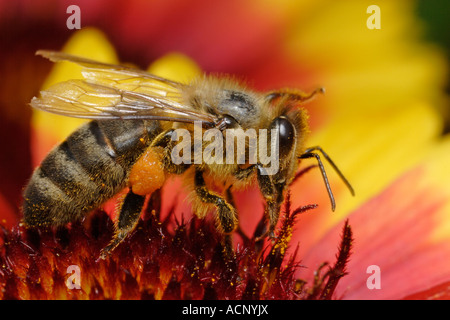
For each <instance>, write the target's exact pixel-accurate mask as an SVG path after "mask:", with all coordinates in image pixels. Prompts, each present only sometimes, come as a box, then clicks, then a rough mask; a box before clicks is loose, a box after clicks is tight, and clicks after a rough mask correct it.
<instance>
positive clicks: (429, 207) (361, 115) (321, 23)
mask: <svg viewBox="0 0 450 320" xmlns="http://www.w3.org/2000/svg"><path fill="white" fill-rule="evenodd" d="M371 4H372V3H369V2H367V1H341V2H332V1H322V2H309V1H305V2H279V1H278V2H276V4H275V3H273V2H271V1H260V2H257V1H247V2H244V3H242V2H239V3H238V2H235V1H229V2H227V4H223V5H222V6H215V5H214V6H212V5H211V4H209V3H207V2H199V3H196V4H192V3H189V4H187V2H186V3H185V2H183V1H177V5H176V6H173V3H171V2H156V3H148V4H143V3H137V2H136V3H133V2H131V4H128V2H127V5H125V4H123V3H121V2H118V4H116V6H108V5H105V6H102V2H101V1H100V2H98V3H97V4H96V5H95V6H90V5H87V4H84V3H82V5H81V8H82V12H83V17H84V18H83V19H84V20H83V21H85V22H83V23H86V24H91V25H96V26H99V27H102V29H104V30H107V32H108V35H109V37H110V38H111V39H112V41H113V43H114V45H115V47H117V48H118V52H119V56H120V57H121V61H124V60H125V61H133V62H136V63H138V64H141V65H142V64H146V63H148V62H149V61H152V60H154V59H155V58H157V57H160V56H163V55H164V54H167V53H168V52H170V51H173V50H175V51H177V52H182V53H183V54H185V55H187V56H190V57H192V58H193V60H194V61H196V62H197V63H198V64H199V66H200V67H201V69H203V70H206V71H209V72H227V73H233V74H237V75H239V76H245V78H247V79H248V80H249V81H250V83H251V85H252V86H253V87H255V88H256V89H260V90H268V89H274V88H279V87H283V86H290V87H299V88H301V89H304V90H312V89H314V88H315V87H316V86H319V85H322V86H324V87H326V90H327V92H326V94H325V95H324V96H323V97H320V98H319V99H316V100H315V101H313V102H312V103H310V104H308V105H307V106H306V107H307V108H308V111H309V113H310V119H311V126H312V130H311V131H312V134H311V136H310V137H309V140H308V141H309V143H310V145H320V146H322V147H323V148H324V149H325V150H326V151H327V153H329V154H330V155H331V156H332V158H333V159H334V160H335V161H336V162H337V164H338V165H339V168H340V169H341V170H342V171H343V172H344V173H345V175H346V176H347V178H348V179H349V180H350V181H351V182H352V184H353V186H354V188H355V189H356V197H354V198H352V197H351V196H350V195H349V194H347V193H346V190H344V187H343V186H342V185H341V183H340V181H339V180H338V179H336V178H335V176H334V175H333V173H332V172H330V173H329V176H330V180H331V185H332V188H333V191H334V193H335V196H336V201H337V210H336V212H334V213H331V212H330V209H329V204H328V199H327V195H326V192H325V190H324V187H323V185H322V180H321V177H320V175H319V173H318V172H314V171H310V172H309V173H308V174H305V175H304V176H303V177H302V178H301V179H299V180H298V181H297V182H296V183H295V184H294V185H292V187H291V194H292V196H291V207H292V208H297V207H302V206H305V205H308V204H311V203H317V204H318V207H317V208H315V209H313V210H310V211H309V212H307V213H305V214H302V215H301V216H300V217H299V219H298V220H299V221H297V223H296V225H295V228H294V230H293V233H292V236H291V239H290V247H288V248H287V252H286V257H293V256H295V257H297V262H298V261H301V264H302V266H306V267H307V268H296V269H295V273H294V274H293V275H292V278H291V279H298V278H302V279H304V280H305V281H307V283H308V284H309V285H312V287H309V288H310V289H311V288H314V283H317V281H319V280H317V281H316V282H315V279H317V277H316V278H315V271H317V270H321V271H322V272H323V271H324V270H323V269H320V267H321V266H322V264H323V262H324V261H328V262H330V263H332V262H333V261H335V258H334V256H333V255H335V254H336V252H337V251H338V250H337V245H338V243H339V242H340V241H339V236H340V234H341V233H342V231H341V230H342V228H343V226H346V224H345V222H344V221H345V220H346V219H348V221H349V224H350V225H351V226H352V230H353V237H354V239H355V241H354V243H353V247H352V248H353V250H352V252H353V254H352V256H351V259H350V261H349V262H348V264H347V265H346V268H345V269H346V272H347V274H348V275H347V276H345V277H343V278H342V279H340V281H339V283H338V284H333V285H332V284H330V286H334V287H335V290H334V296H333V298H349V299H372V298H373V299H375V298H389V299H396V298H404V297H410V298H435V297H447V296H448V293H446V286H445V284H446V283H448V281H449V279H448V273H447V271H446V270H447V269H448V268H447V259H446V258H445V257H446V256H448V253H449V251H448V249H449V248H448V243H449V241H448V236H447V234H449V233H448V232H447V231H448V225H449V221H450V220H449V218H448V216H447V215H446V213H447V212H448V199H449V197H448V186H447V185H446V183H445V181H448V180H447V179H446V178H447V175H448V169H447V168H446V165H445V164H446V163H448V159H447V157H448V148H449V146H448V142H447V140H448V139H447V138H446V137H442V136H441V128H442V126H443V119H442V116H441V114H440V113H439V107H441V106H442V105H443V101H444V99H445V96H444V95H443V94H442V86H443V83H444V81H445V77H446V76H447V66H446V63H445V60H444V59H443V58H442V56H441V54H440V52H439V50H438V49H436V48H434V47H432V46H429V45H427V44H425V43H423V42H420V41H419V40H418V38H419V35H420V32H421V25H420V24H419V22H418V21H417V20H416V19H415V17H414V14H413V10H414V7H413V6H412V4H411V3H410V2H407V1H397V2H395V3H392V2H388V1H379V3H378V6H379V7H380V10H381V19H382V20H381V21H382V22H381V29H380V30H370V29H368V28H367V27H366V20H367V18H368V14H367V12H366V9H367V7H368V6H369V5H371ZM59 6H63V5H59ZM20 8H21V10H22V12H23V14H24V16H31V17H35V16H37V17H43V15H42V14H36V12H39V11H37V10H38V9H37V8H36V7H25V6H22V7H20ZM55 8H56V6H55ZM117 8H125V9H126V10H120V13H119V10H117ZM64 9H65V8H64ZM51 10H52V9H49V11H46V12H51ZM3 12H4V11H3ZM144 14H145V15H146V16H144ZM49 16H50V17H51V15H49ZM103 16H108V20H106V19H101V18H99V17H103ZM231 16H233V19H230V17H231ZM54 17H55V18H54V19H53V18H47V19H48V20H47V21H52V22H51V23H52V24H54V25H58V23H59V25H63V26H64V21H63V20H64V19H65V17H62V16H61V15H55V16H54ZM111 17H114V18H115V19H112V18H111ZM112 20H114V22H115V23H114V25H111V24H110V23H109V22H108V21H112ZM248 21H252V23H250V24H249V23H248ZM61 22H62V23H61ZM231 22H232V23H231ZM230 23H231V24H230ZM211 26H214V27H211ZM244 26H245V27H244ZM85 29H86V28H85ZM84 31H86V30H84ZM65 32H67V30H66V31H65ZM94 42H95V41H94ZM88 47H89V46H88ZM93 48H95V46H91V47H90V49H93ZM92 52H96V51H95V50H92ZM110 57H112V58H113V61H114V59H117V58H116V56H115V54H112V55H111V56H110ZM168 57H169V58H168V60H166V61H168V63H167V64H165V65H166V66H170V65H173V66H176V67H175V69H178V68H179V66H180V65H185V63H186V60H185V62H184V63H181V64H177V63H176V61H179V60H180V59H178V58H179V57H180V56H177V57H178V58H175V59H172V58H173V56H172V55H169V56H168ZM171 57H172V58H171ZM182 57H184V56H182ZM130 58H132V59H130ZM183 59H184V58H181V60H183ZM11 60H13V59H11ZM189 61H190V60H189ZM187 64H189V63H187ZM163 65H164V64H163ZM162 69H165V67H164V68H162ZM155 72H156V71H155ZM39 117H40V116H39ZM34 119H36V118H34ZM68 121H69V120H68ZM40 123H41V124H42V123H44V124H45V126H49V125H48V121H39V120H36V122H34V128H35V129H39V132H42V130H41V129H42V128H41V127H39V128H38V126H40ZM53 123H54V124H56V126H58V125H59V124H60V121H59V120H58V122H57V121H54V122H53ZM62 127H64V129H65V130H67V131H69V125H63V126H62ZM44 129H45V128H44ZM57 130H59V129H57ZM51 131H54V129H53V130H51ZM62 135H65V133H64V134H61V136H59V139H62V138H63V137H62ZM52 136H53V139H54V138H55V137H54V134H51V133H49V134H47V138H45V137H41V138H39V139H42V140H40V141H44V139H49V137H50V140H51V139H52V138H51V137H52ZM33 139H38V138H33ZM33 141H34V142H33V143H32V145H33V146H34V148H33V149H34V152H33V154H34V156H35V157H36V162H34V163H35V164H37V163H38V162H39V159H42V156H43V155H44V152H43V151H42V150H44V149H46V147H44V145H45V143H44V142H43V143H42V144H41V145H40V146H39V144H38V143H37V142H36V140H33ZM53 141H55V140H53ZM47 145H48V142H47ZM446 161H447V162H446ZM304 165H305V166H306V165H308V164H307V163H306V162H305V164H304ZM11 180H13V179H11V178H10V179H9V181H11ZM14 185H16V186H17V185H18V183H17V182H15V184H14ZM19 185H20V184H19ZM179 185H180V183H179V181H174V182H173V183H172V184H171V185H169V186H167V187H165V190H179V187H180V186H179ZM16 189H17V187H16ZM4 190H9V189H8V188H7V187H2V189H1V192H2V194H5V191H4ZM9 192H10V191H9ZM4 198H5V199H7V200H6V201H5V202H7V203H8V207H9V208H11V207H14V206H12V205H11V203H14V202H15V201H16V200H14V201H9V196H7V197H4ZM0 199H1V198H0ZM170 200H172V201H173V197H172V195H171V194H170V192H164V190H163V199H162V202H163V203H165V204H166V205H168V204H171V203H173V202H172V201H170ZM236 205H237V207H238V210H239V213H240V221H241V228H242V230H243V233H244V235H246V236H247V237H250V235H252V234H253V230H255V228H256V226H257V225H258V223H259V221H260V219H261V215H257V216H255V214H254V213H255V212H262V203H261V200H260V197H259V194H258V192H257V191H255V190H248V191H245V192H242V193H239V194H236ZM169 209H170V208H168V207H166V208H165V209H163V212H165V213H166V215H167V214H168V212H169V211H170V210H169ZM4 210H8V209H6V208H5V209H3V207H2V212H3V211H4ZM187 210H188V209H187V208H186V207H185V206H183V205H179V206H177V210H175V211H176V212H174V213H173V216H174V217H177V219H178V221H181V212H185V213H186V212H189V211H187ZM11 211H15V210H14V209H9V210H8V212H11ZM2 217H4V216H3V214H2ZM163 218H164V217H163ZM5 219H6V218H5ZM8 220H9V219H8ZM163 221H165V220H163ZM197 223H199V222H196V224H197ZM10 224H11V225H13V224H14V223H10ZM181 225H184V224H181ZM75 229H76V228H75ZM281 229H282V226H281V225H280V226H279V230H281ZM88 230H89V229H88ZM344 230H346V228H344ZM344 238H345V237H344ZM297 243H300V245H299V246H297V245H296V244H297ZM265 245H268V246H270V244H269V243H266V244H265ZM341 251H342V250H341ZM344 251H345V250H344ZM338 261H339V259H338ZM373 265H375V266H378V267H379V270H380V272H381V273H380V274H379V279H380V280H381V289H370V288H369V286H368V285H367V280H368V278H369V276H370V274H369V273H368V271H367V270H368V267H370V266H373ZM30 270H32V269H30ZM290 270H294V269H290ZM324 273H325V272H323V273H319V274H322V275H323V274H324ZM131 278H133V275H132V276H131ZM131 278H130V282H132V280H131ZM319 278H320V277H319ZM133 279H135V280H136V278H135V277H134V278H133ZM319 282H320V281H319ZM98 288H101V286H98ZM322 292H323V291H322ZM309 293H310V294H311V291H309ZM320 295H322V294H319V296H320ZM154 297H162V296H161V295H155V296H154ZM278 297H279V298H281V297H280V296H278Z"/></svg>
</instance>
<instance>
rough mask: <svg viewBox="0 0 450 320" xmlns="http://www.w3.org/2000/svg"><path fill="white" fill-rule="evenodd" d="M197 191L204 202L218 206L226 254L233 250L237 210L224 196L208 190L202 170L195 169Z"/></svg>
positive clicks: (228, 254) (218, 218) (219, 223)
mask: <svg viewBox="0 0 450 320" xmlns="http://www.w3.org/2000/svg"><path fill="white" fill-rule="evenodd" d="M195 192H196V193H197V195H198V197H199V199H200V200H201V201H202V202H204V203H209V204H213V205H214V206H215V207H216V208H217V222H218V227H219V229H220V230H221V231H222V232H223V233H224V239H223V241H224V248H225V254H226V256H228V257H229V256H230V255H231V254H232V252H233V249H232V241H231V235H230V234H231V233H232V232H233V231H234V229H235V228H236V226H237V224H238V220H237V215H236V210H235V209H234V207H233V206H232V205H231V204H230V203H228V201H226V200H225V199H224V198H223V197H222V196H220V195H218V194H216V193H215V192H211V191H210V190H208V188H207V187H206V184H205V180H204V178H203V172H202V171H201V170H198V169H197V170H196V171H195Z"/></svg>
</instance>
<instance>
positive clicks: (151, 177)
mask: <svg viewBox="0 0 450 320" xmlns="http://www.w3.org/2000/svg"><path fill="white" fill-rule="evenodd" d="M162 156H163V148H161V147H150V148H148V149H147V150H146V152H145V153H144V154H143V155H142V156H141V157H140V158H139V159H138V161H137V162H136V163H135V165H134V166H133V168H132V169H131V172H130V180H129V184H130V186H131V189H132V190H133V192H134V193H135V194H139V195H147V194H152V193H153V192H154V191H155V190H158V189H159V188H161V187H162V185H163V184H164V181H165V180H166V177H165V174H164V167H163V164H162V161H161V160H162Z"/></svg>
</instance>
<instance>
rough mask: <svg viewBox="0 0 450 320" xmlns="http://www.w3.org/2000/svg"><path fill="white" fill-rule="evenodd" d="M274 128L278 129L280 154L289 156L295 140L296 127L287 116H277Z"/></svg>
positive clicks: (273, 124) (273, 123)
mask: <svg viewBox="0 0 450 320" xmlns="http://www.w3.org/2000/svg"><path fill="white" fill-rule="evenodd" d="M271 127H272V129H276V130H277V131H278V136H279V148H280V150H279V152H280V156H287V155H288V154H289V153H290V152H291V150H292V148H293V146H294V142H295V128H294V126H293V125H292V123H291V122H290V121H289V120H288V119H287V118H285V117H279V118H276V119H275V120H274V121H273V122H272V125H271Z"/></svg>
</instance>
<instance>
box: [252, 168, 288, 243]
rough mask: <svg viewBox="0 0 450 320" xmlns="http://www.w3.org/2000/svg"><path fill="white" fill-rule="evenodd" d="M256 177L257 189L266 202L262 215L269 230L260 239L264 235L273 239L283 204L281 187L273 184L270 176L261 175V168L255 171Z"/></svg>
mask: <svg viewBox="0 0 450 320" xmlns="http://www.w3.org/2000/svg"><path fill="white" fill-rule="evenodd" d="M257 177H258V184H259V189H260V191H261V194H262V195H263V197H264V200H265V201H266V207H265V210H264V214H265V216H266V218H267V219H268V222H269V230H268V231H266V232H264V233H263V235H262V236H261V237H260V238H262V237H265V236H266V235H269V237H271V238H274V237H275V234H274V231H275V227H276V225H277V222H278V217H279V215H280V208H281V204H282V203H283V185H282V184H275V183H274V182H273V181H272V179H271V176H270V175H264V174H262V167H259V166H258V170H257Z"/></svg>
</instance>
